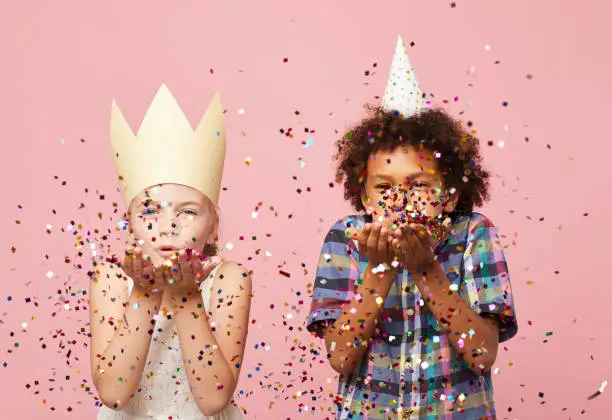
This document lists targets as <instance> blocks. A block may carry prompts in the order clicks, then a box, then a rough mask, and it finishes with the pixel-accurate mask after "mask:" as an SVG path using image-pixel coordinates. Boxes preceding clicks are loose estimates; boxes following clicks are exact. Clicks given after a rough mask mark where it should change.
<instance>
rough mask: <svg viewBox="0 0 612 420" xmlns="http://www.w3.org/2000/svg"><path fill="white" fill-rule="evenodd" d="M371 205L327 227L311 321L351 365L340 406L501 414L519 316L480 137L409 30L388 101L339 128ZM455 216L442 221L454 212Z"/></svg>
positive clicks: (391, 415) (349, 177)
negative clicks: (500, 385)
mask: <svg viewBox="0 0 612 420" xmlns="http://www.w3.org/2000/svg"><path fill="white" fill-rule="evenodd" d="M338 147H339V148H338V153H337V155H336V159H337V160H339V166H338V171H337V181H338V182H341V181H344V190H345V194H344V195H345V198H346V199H348V200H350V201H351V204H352V205H353V207H354V208H355V209H356V210H357V211H360V212H361V211H363V210H365V211H366V214H365V215H364V214H358V215H354V216H347V217H345V218H343V219H341V220H339V221H338V222H337V223H336V224H334V226H332V228H331V229H330V231H329V233H328V234H327V236H326V238H325V243H324V244H323V248H322V251H321V257H320V260H319V265H318V268H317V274H316V280H315V288H314V292H313V302H312V309H311V314H310V316H309V319H308V329H309V331H311V332H313V333H314V334H316V335H317V336H319V337H321V338H324V339H325V344H326V347H327V351H328V359H329V362H330V364H331V366H332V368H333V369H334V370H336V371H337V372H338V373H340V380H339V389H338V393H339V397H338V401H337V404H338V412H337V418H338V419H353V418H355V419H357V418H359V419H453V420H468V419H469V420H472V419H495V418H496V414H495V408H494V405H493V390H492V381H491V373H490V369H491V366H492V365H493V363H494V362H495V358H496V355H497V346H498V343H500V342H503V341H506V340H508V339H510V338H512V337H513V336H514V335H515V334H516V332H517V329H518V325H517V322H516V318H515V311H514V308H513V299H512V291H511V287H510V280H509V275H508V268H507V264H506V260H505V258H504V254H503V250H502V246H501V244H500V241H499V236H498V234H497V230H496V228H495V227H494V225H493V224H492V223H491V221H490V220H488V219H487V218H486V217H485V216H483V215H481V214H479V213H474V212H473V208H474V207H475V206H480V205H482V203H483V202H484V201H486V200H487V199H488V176H489V175H488V173H487V172H486V171H485V170H484V169H483V168H482V167H481V165H480V160H481V157H480V152H479V149H478V140H477V139H476V138H474V137H472V136H471V135H469V134H468V133H466V132H465V131H464V130H463V129H462V128H461V127H460V125H459V124H458V123H457V122H456V121H454V120H453V119H452V118H451V117H449V116H448V115H447V114H446V113H445V112H443V111H440V110H430V109H425V107H424V106H423V103H422V95H421V93H420V88H419V86H418V83H417V81H416V79H415V78H414V71H413V69H412V67H411V65H410V62H409V60H408V56H407V53H406V49H405V47H404V46H403V43H402V41H401V38H400V39H399V41H398V45H397V48H396V51H395V56H394V61H393V66H392V69H391V74H390V80H389V83H388V85H387V90H386V92H385V97H384V100H383V107H382V108H380V109H374V110H373V112H372V114H371V115H370V116H369V117H368V118H366V119H364V120H363V121H361V123H360V124H359V125H358V126H357V127H355V128H354V129H353V130H352V131H351V132H350V133H349V134H347V135H346V136H345V138H343V139H341V140H339V141H338ZM442 220H443V221H442Z"/></svg>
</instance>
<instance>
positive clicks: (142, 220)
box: [90, 86, 251, 420]
mask: <svg viewBox="0 0 612 420" xmlns="http://www.w3.org/2000/svg"><path fill="white" fill-rule="evenodd" d="M222 114H223V110H222V108H221V104H220V101H219V98H218V96H215V98H214V99H213V100H212V102H211V104H210V105H209V108H208V110H207V112H206V114H205V116H204V118H203V119H202V121H201V122H200V124H199V126H198V128H197V129H196V130H195V131H193V130H192V129H191V127H190V126H189V122H188V121H187V119H186V117H185V115H184V114H183V112H182V111H181V110H180V107H179V106H178V104H177V103H176V101H175V100H174V98H173V97H172V95H171V93H170V92H169V90H168V89H167V88H166V87H165V86H162V87H161V88H160V90H159V91H158V93H157V95H156V96H155V99H154V100H153V102H152V104H151V106H150V108H149V110H148V111H147V115H146V116H145V119H144V120H143V123H142V126H141V128H140V130H139V131H138V135H137V136H134V134H133V133H132V131H131V130H130V129H129V126H128V125H127V123H126V121H125V120H124V119H123V116H122V115H121V112H120V111H119V109H118V107H117V106H116V105H115V104H113V110H112V117H111V146H112V149H113V152H114V158H115V165H116V168H117V172H118V175H119V180H120V184H121V192H122V196H123V200H124V204H125V205H126V207H127V209H128V211H127V214H128V217H127V220H126V222H127V224H128V225H129V226H130V229H129V231H130V236H131V238H132V243H131V244H130V245H131V246H129V247H128V248H127V249H126V250H125V252H124V255H123V256H122V257H121V258H116V257H114V256H113V257H111V258H106V259H105V260H104V261H101V262H99V263H97V264H95V271H94V272H93V274H92V282H91V284H90V321H91V363H92V372H93V379H94V384H95V386H96V389H97V390H98V394H99V396H100V400H101V402H102V404H103V406H102V407H101V408H100V410H99V413H98V419H100V420H102V419H103V420H111V419H113V420H115V419H117V420H118V419H122V420H127V419H130V420H136V419H158V420H161V419H164V420H167V419H186V420H196V419H197V420H199V419H219V420H222V419H223V420H225V419H229V420H235V419H242V414H241V412H240V411H239V410H238V408H237V407H236V406H234V405H232V404H231V400H232V395H233V392H234V389H235V387H236V383H237V382H238V377H239V374H240V367H241V364H242V359H243V353H244V348H245V341H246V336H247V325H248V317H249V310H250V296H251V278H250V276H249V274H248V272H247V270H246V269H245V268H244V267H242V266H241V265H240V264H238V263H235V262H230V261H226V262H223V263H220V261H219V258H218V257H216V255H215V253H216V252H215V251H216V247H215V245H214V243H215V239H216V235H217V230H218V226H219V213H218V208H217V205H216V204H217V201H218V195H219V189H220V181H221V175H222V171H223V161H224V157H225V132H224V123H223V115H222Z"/></svg>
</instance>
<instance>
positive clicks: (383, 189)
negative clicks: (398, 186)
mask: <svg viewBox="0 0 612 420" xmlns="http://www.w3.org/2000/svg"><path fill="white" fill-rule="evenodd" d="M374 188H376V189H377V190H381V191H387V190H388V189H389V188H391V186H389V185H387V184H381V185H377V186H376V187H374Z"/></svg>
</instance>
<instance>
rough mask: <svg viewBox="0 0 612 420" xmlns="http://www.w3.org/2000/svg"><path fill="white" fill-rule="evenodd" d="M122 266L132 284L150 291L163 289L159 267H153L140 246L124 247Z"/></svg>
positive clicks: (162, 278)
mask: <svg viewBox="0 0 612 420" xmlns="http://www.w3.org/2000/svg"><path fill="white" fill-rule="evenodd" d="M122 268H123V271H124V272H125V274H126V275H127V276H128V277H130V278H131V279H132V280H133V281H134V286H136V287H139V288H141V289H144V290H146V291H148V292H151V293H159V292H161V291H162V290H163V289H164V285H165V283H164V276H163V273H162V269H161V267H155V266H154V265H153V262H152V261H151V258H149V257H148V256H146V255H143V254H142V248H140V247H135V248H133V247H128V248H126V250H125V255H124V257H123V265H122Z"/></svg>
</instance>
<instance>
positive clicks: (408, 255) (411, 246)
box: [392, 219, 451, 271]
mask: <svg viewBox="0 0 612 420" xmlns="http://www.w3.org/2000/svg"><path fill="white" fill-rule="evenodd" d="M442 226H443V229H444V230H443V231H442V233H440V232H438V234H437V236H434V235H432V234H431V233H430V232H429V230H428V229H427V228H426V227H425V226H423V225H421V224H414V223H411V224H409V225H408V226H406V227H405V228H404V229H396V230H395V232H393V240H392V245H393V247H395V248H396V249H397V251H396V252H398V254H399V255H400V261H401V262H402V264H403V266H404V268H405V269H406V270H409V271H418V270H422V269H423V268H425V267H426V266H427V265H429V264H431V263H433V262H434V261H435V254H434V251H435V249H436V247H437V246H438V245H439V244H440V243H441V242H442V241H443V240H444V239H445V238H446V236H447V235H448V233H449V232H450V228H451V223H450V219H447V220H445V221H444V223H443V225H442Z"/></svg>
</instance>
